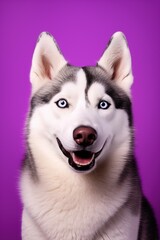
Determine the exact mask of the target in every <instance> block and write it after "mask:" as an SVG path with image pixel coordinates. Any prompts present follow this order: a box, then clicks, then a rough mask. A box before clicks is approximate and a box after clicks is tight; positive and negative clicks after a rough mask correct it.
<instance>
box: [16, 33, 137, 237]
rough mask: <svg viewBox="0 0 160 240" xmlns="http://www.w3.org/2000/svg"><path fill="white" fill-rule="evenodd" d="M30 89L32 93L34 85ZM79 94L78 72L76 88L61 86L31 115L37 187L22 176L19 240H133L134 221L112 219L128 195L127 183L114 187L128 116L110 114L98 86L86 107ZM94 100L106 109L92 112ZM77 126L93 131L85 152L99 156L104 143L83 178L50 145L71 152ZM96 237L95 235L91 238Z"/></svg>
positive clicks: (126, 214) (125, 213) (82, 84)
mask: <svg viewBox="0 0 160 240" xmlns="http://www.w3.org/2000/svg"><path fill="white" fill-rule="evenodd" d="M47 38H48V36H47ZM48 40H49V39H48ZM49 41H50V40H49ZM38 44H40V43H38ZM49 44H50V43H49ZM48 52H49V49H48ZM34 61H37V59H34ZM34 66H36V64H34ZM32 69H33V67H32ZM33 84H35V89H37V79H36V80H35V79H34V80H33ZM40 85H41V84H40ZM40 85H39V86H40ZM85 88H86V76H85V73H84V71H83V70H82V69H81V70H80V71H79V72H78V73H77V78H76V82H68V83H65V84H64V85H63V87H62V89H61V91H60V92H59V93H58V94H56V95H55V96H54V97H53V99H52V100H51V101H50V102H49V103H48V104H44V105H40V106H38V107H36V109H35V110H34V112H33V116H32V118H31V120H30V125H29V129H30V131H29V136H28V142H29V145H30V148H31V151H32V155H33V157H34V160H35V165H36V169H37V172H38V177H39V182H34V181H33V180H32V179H31V176H30V173H29V172H28V171H25V172H23V174H22V178H21V191H22V193H21V194H22V200H23V203H24V210H23V224H22V239H23V240H53V239H54V240H72V239H73V240H103V239H105V240H107V239H108V240H109V239H110V240H111V239H114V240H128V239H130V240H136V239H137V232H138V223H139V215H137V216H132V215H131V213H130V211H129V210H128V209H121V211H120V212H119V213H117V214H116V212H117V209H119V207H120V206H122V205H123V203H124V202H125V201H126V200H127V198H128V194H129V191H130V188H129V185H128V183H124V184H122V185H120V186H117V180H118V176H119V173H120V172H121V171H122V169H123V167H124V165H125V160H124V156H125V155H126V154H127V153H128V150H129V142H130V130H129V126H128V116H127V114H126V113H125V111H124V110H120V109H116V108H115V106H114V102H113V100H112V99H111V97H110V96H109V95H107V94H105V90H104V87H103V86H102V85H100V84H99V83H94V84H93V85H92V86H91V88H90V89H89V92H88V101H86V98H85ZM95 89H96V90H95ZM62 97H63V98H65V99H67V101H68V102H69V104H70V107H69V108H67V109H60V108H58V107H57V105H56V104H55V102H56V101H57V100H58V99H60V98H62ZM99 99H104V100H107V101H108V102H110V103H111V106H110V108H109V109H108V110H106V111H104V110H101V109H98V108H97V107H96V106H97V103H98V101H99ZM80 125H86V126H91V127H93V128H94V129H95V130H96V131H97V135H98V138H97V140H96V141H95V143H94V144H93V145H92V146H89V147H88V150H89V151H95V152H97V151H99V150H100V149H101V148H102V147H103V145H104V144H105V142H106V144H105V147H104V149H103V151H102V153H101V154H100V156H99V157H98V158H97V159H96V167H95V169H93V171H91V172H90V173H88V174H80V173H77V172H75V171H74V170H73V169H71V167H69V164H68V159H67V158H66V157H65V156H64V154H63V153H62V152H61V150H60V149H59V147H58V144H57V141H56V137H58V138H59V139H60V140H61V142H62V144H63V146H64V147H65V148H66V150H68V151H74V150H75V149H76V147H77V146H76V145H75V142H74V139H73V131H74V129H75V128H76V127H78V126H80ZM113 150H114V151H113ZM106 156H108V157H106ZM114 215H115V216H114ZM113 216H114V217H113ZM96 232H99V234H97V235H95V234H96Z"/></svg>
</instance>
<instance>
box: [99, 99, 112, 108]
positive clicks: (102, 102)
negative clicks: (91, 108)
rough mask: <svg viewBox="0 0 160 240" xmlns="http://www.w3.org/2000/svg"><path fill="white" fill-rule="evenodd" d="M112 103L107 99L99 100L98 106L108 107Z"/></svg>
mask: <svg viewBox="0 0 160 240" xmlns="http://www.w3.org/2000/svg"><path fill="white" fill-rule="evenodd" d="M110 105H111V104H110V103H109V102H107V101H105V100H102V101H100V102H99V104H98V108H99V109H108V108H109V107H110Z"/></svg>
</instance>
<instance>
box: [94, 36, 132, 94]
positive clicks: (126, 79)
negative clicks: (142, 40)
mask: <svg viewBox="0 0 160 240" xmlns="http://www.w3.org/2000/svg"><path fill="white" fill-rule="evenodd" d="M98 65H99V66H101V67H102V68H104V69H105V70H106V71H107V73H108V74H109V76H110V78H111V80H113V81H114V82H115V83H116V84H118V85H119V86H120V87H121V88H123V89H124V90H125V91H126V92H127V93H128V94H129V95H130V88H131V85H132V83H133V75H132V67H131V55H130V51H129V48H128V45H127V41H126V38H125V36H124V34H123V33H122V32H116V33H115V34H113V36H112V37H111V39H110V41H109V43H108V46H107V49H106V50H105V52H104V53H103V55H102V57H101V58H100V60H99V62H98Z"/></svg>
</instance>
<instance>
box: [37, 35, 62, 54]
mask: <svg viewBox="0 0 160 240" xmlns="http://www.w3.org/2000/svg"><path fill="white" fill-rule="evenodd" d="M44 34H46V35H48V36H50V38H52V40H53V42H54V43H55V45H56V47H57V49H58V51H59V53H60V54H61V55H62V53H61V50H60V48H59V46H58V44H57V42H56V40H55V39H54V37H53V36H52V34H51V33H49V32H42V33H41V34H40V35H39V37H38V40H37V43H39V41H40V39H41V37H42V35H44Z"/></svg>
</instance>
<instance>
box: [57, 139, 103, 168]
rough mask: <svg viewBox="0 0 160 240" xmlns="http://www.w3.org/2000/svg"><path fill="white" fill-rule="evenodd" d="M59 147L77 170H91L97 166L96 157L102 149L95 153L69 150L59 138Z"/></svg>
mask: <svg viewBox="0 0 160 240" xmlns="http://www.w3.org/2000/svg"><path fill="white" fill-rule="evenodd" d="M57 142H58V145H59V148H60V149H61V151H62V152H63V154H64V155H65V156H66V157H67V158H68V163H69V165H70V166H71V167H72V168H74V169H75V170H76V171H89V170H91V169H92V168H93V167H94V166H95V159H96V157H98V156H99V154H100V153H101V151H102V149H103V148H102V149H101V150H100V151H99V152H97V153H93V152H90V151H86V150H81V151H74V152H68V151H67V150H66V149H65V148H64V147H63V145H62V143H61V141H60V140H59V139H58V138H57Z"/></svg>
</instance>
